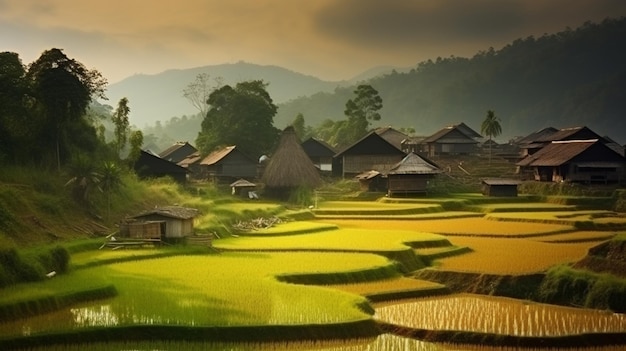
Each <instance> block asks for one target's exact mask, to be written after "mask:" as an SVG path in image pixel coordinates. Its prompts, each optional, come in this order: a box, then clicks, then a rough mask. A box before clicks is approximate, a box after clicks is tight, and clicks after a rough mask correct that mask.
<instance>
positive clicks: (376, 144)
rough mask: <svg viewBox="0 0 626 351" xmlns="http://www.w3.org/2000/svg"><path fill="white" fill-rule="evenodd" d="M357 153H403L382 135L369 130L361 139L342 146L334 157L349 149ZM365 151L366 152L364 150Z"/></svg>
mask: <svg viewBox="0 0 626 351" xmlns="http://www.w3.org/2000/svg"><path fill="white" fill-rule="evenodd" d="M365 149H368V150H365ZM356 150H358V151H357V152H358V153H359V154H370V153H371V154H377V155H380V154H395V155H404V152H403V151H402V150H401V149H399V148H398V147H396V146H395V145H393V144H392V143H390V142H389V141H387V140H386V139H385V138H383V137H382V136H380V135H378V133H376V131H371V132H369V133H367V134H366V135H365V136H363V137H362V138H361V139H359V140H357V141H356V142H354V143H353V144H352V145H348V146H347V147H345V148H343V149H342V150H340V151H339V152H337V154H335V156H334V157H339V156H343V155H344V154H345V153H348V152H349V151H352V152H354V151H356ZM366 151H367V152H366Z"/></svg>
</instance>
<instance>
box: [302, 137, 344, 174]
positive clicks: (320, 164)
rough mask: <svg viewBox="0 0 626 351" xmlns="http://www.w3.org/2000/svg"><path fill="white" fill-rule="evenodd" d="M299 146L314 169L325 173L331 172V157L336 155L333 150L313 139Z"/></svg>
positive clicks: (324, 143) (320, 141) (322, 142)
mask: <svg viewBox="0 0 626 351" xmlns="http://www.w3.org/2000/svg"><path fill="white" fill-rule="evenodd" d="M301 146H302V149H303V150H304V152H305V153H306V154H307V155H308V156H309V158H310V159H311V162H313V164H314V165H315V167H317V168H318V169H319V170H320V171H322V172H325V173H331V172H332V170H333V156H334V155H335V153H336V151H335V148H333V147H332V146H330V145H328V144H327V143H326V142H324V141H322V140H319V139H316V138H313V137H311V138H308V139H307V140H305V141H303V142H302V144H301Z"/></svg>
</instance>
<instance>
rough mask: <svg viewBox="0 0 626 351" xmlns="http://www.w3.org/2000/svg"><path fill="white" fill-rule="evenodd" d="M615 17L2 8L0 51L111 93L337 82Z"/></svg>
mask: <svg viewBox="0 0 626 351" xmlns="http://www.w3.org/2000/svg"><path fill="white" fill-rule="evenodd" d="M621 16H626V1H623V0H543V1H542V0H474V1H470V0H430V1H417V0H415V1H409V0H404V1H403V0H384V1H383V0H176V1H169V0H159V1H148V0H123V1H121V0H99V1H91V0H82V1H81V0H0V44H1V45H0V50H1V51H12V52H17V53H18V54H19V55H20V57H21V59H22V61H23V63H25V64H28V63H30V62H32V61H34V60H35V59H37V57H39V55H40V54H41V52H43V51H44V50H47V49H50V48H53V47H57V48H62V49H64V52H65V54H66V55H68V56H69V57H71V58H74V59H76V60H78V61H80V62H82V63H83V64H85V65H86V66H87V67H88V68H95V69H97V70H99V71H100V72H101V73H102V74H103V75H104V76H105V77H106V78H107V79H108V80H109V82H110V83H114V82H116V81H119V80H121V79H123V78H125V77H127V76H130V75H133V74H136V73H147V74H153V73H159V72H162V71H164V70H166V69H171V68H190V67H198V66H204V65H213V64H221V63H234V62H237V61H246V62H250V63H256V64H264V65H277V66H282V67H285V68H288V69H291V70H294V71H297V72H300V73H304V74H310V75H314V76H317V77H319V78H322V79H327V80H341V79H349V78H352V77H353V76H354V75H356V74H359V73H361V72H363V71H365V70H367V69H369V68H372V67H375V66H388V65H391V66H399V67H410V66H414V65H416V64H417V63H418V62H421V61H423V60H426V59H429V58H431V59H434V58H436V57H438V56H441V57H448V56H450V55H455V56H472V55H473V54H475V53H476V52H477V51H479V50H485V49H488V48H489V47H490V46H492V47H494V48H495V49H499V48H501V47H502V46H503V45H506V44H507V43H509V42H511V41H513V40H515V39H517V38H520V37H527V36H529V35H535V36H541V35H542V34H544V33H554V32H558V31H561V30H563V29H565V28H566V27H568V26H569V27H571V28H576V27H578V26H580V25H581V24H582V23H584V22H585V21H593V22H599V21H601V20H602V19H604V18H606V17H621Z"/></svg>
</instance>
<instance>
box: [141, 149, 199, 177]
mask: <svg viewBox="0 0 626 351" xmlns="http://www.w3.org/2000/svg"><path fill="white" fill-rule="evenodd" d="M133 168H134V170H135V173H137V176H139V178H142V179H147V178H161V177H171V178H172V179H174V180H175V181H177V182H179V183H184V182H185V181H186V180H187V173H188V170H187V169H186V168H184V167H181V166H179V165H177V164H175V163H173V162H170V161H168V160H164V159H162V158H160V157H159V156H157V155H155V154H152V153H150V152H147V151H144V150H141V153H140V154H139V158H138V159H137V161H136V162H135V165H134V166H133Z"/></svg>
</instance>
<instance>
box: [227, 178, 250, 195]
mask: <svg viewBox="0 0 626 351" xmlns="http://www.w3.org/2000/svg"><path fill="white" fill-rule="evenodd" d="M230 187H231V189H232V194H233V195H238V196H241V197H245V198H253V195H251V194H249V193H250V192H251V191H254V190H255V189H256V184H254V183H252V182H249V181H247V180H245V179H238V180H236V181H234V182H232V183H230Z"/></svg>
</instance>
